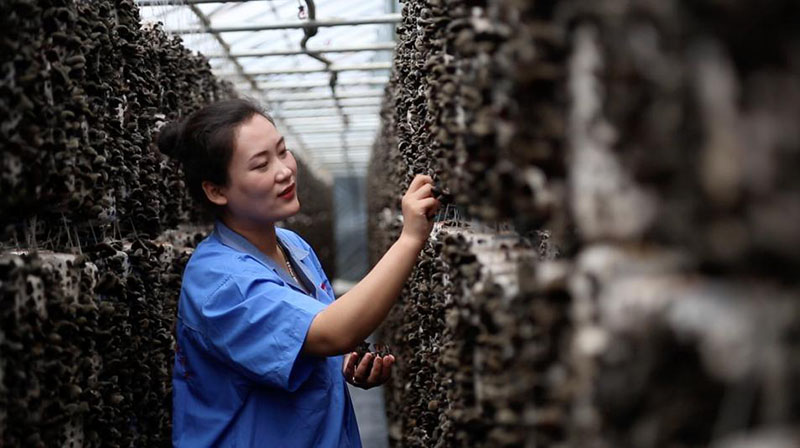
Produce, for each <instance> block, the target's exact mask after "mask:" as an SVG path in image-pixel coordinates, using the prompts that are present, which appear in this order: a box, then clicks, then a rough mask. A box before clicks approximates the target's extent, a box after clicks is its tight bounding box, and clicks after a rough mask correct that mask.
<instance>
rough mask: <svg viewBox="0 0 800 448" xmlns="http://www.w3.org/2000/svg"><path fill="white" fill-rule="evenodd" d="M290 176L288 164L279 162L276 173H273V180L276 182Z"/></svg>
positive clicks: (290, 170) (290, 171)
mask: <svg viewBox="0 0 800 448" xmlns="http://www.w3.org/2000/svg"><path fill="white" fill-rule="evenodd" d="M290 177H292V169H291V168H290V167H289V165H287V164H285V163H281V165H280V166H279V167H278V170H277V173H276V174H275V180H276V181H277V182H281V181H283V180H286V179H287V178H290Z"/></svg>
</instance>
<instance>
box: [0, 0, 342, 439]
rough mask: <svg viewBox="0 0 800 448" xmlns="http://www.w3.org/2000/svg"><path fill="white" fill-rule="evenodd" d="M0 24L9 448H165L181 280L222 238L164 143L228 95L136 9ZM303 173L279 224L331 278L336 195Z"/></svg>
mask: <svg viewBox="0 0 800 448" xmlns="http://www.w3.org/2000/svg"><path fill="white" fill-rule="evenodd" d="M0 24H2V27H3V33H4V34H3V38H2V39H0V53H2V54H3V60H2V63H0V210H2V212H0V320H1V321H2V325H0V446H30V447H45V446H48V447H49V446H71V447H82V446H83V447H92V446H111V447H122V446H171V410H172V406H171V381H172V380H171V371H172V365H173V362H174V357H175V348H174V334H173V331H174V330H173V327H174V321H175V316H176V304H177V300H178V297H179V293H180V282H181V275H182V273H183V268H184V266H185V264H186V262H187V261H188V259H189V256H190V255H191V252H192V250H193V248H194V247H196V246H197V244H198V243H199V242H200V241H201V240H202V239H203V238H205V236H206V235H207V233H208V231H209V227H210V226H209V223H208V221H207V219H206V218H207V217H206V216H204V215H202V214H201V212H199V211H198V208H196V207H194V204H192V203H191V199H190V198H189V195H188V194H187V191H186V188H185V186H184V183H183V182H184V181H183V178H184V176H183V174H182V172H181V168H180V166H179V164H178V163H177V162H175V161H173V160H169V159H167V158H165V157H164V156H163V155H161V154H160V153H159V152H158V151H157V149H156V147H155V144H154V142H153V140H154V137H155V135H156V133H157V132H158V130H159V128H160V126H161V125H162V124H163V123H164V122H167V121H169V120H173V119H176V118H178V117H181V116H184V115H186V114H188V113H190V112H192V111H194V110H196V109H198V108H200V107H202V106H203V105H205V104H207V103H209V102H211V101H215V100H218V99H223V98H228V97H230V96H233V95H234V92H233V90H232V87H231V85H230V84H228V83H227V82H223V81H220V80H218V79H216V78H215V77H214V76H213V75H212V73H211V70H210V66H209V64H208V61H207V60H206V59H205V57H203V56H201V55H198V54H193V53H191V52H190V51H189V50H188V49H186V48H185V47H184V46H183V45H182V43H181V40H180V38H178V37H171V36H169V35H168V34H167V33H166V32H165V31H164V30H163V29H162V28H161V26H160V25H144V26H143V25H142V24H141V23H140V19H139V12H138V9H137V8H136V6H135V4H134V2H133V1H132V0H121V1H110V0H98V1H91V2H81V1H78V2H76V1H71V0H52V1H33V0H10V1H4V2H2V3H0ZM298 164H299V166H300V168H299V169H300V170H301V176H302V182H300V191H299V195H300V196H301V200H302V201H303V208H302V213H301V214H298V215H297V216H295V217H293V218H292V220H290V221H289V222H287V223H285V225H286V226H287V227H290V228H293V229H295V230H298V231H299V232H300V233H301V234H302V235H304V236H307V237H308V238H309V240H313V244H314V247H315V248H316V249H317V250H318V252H319V255H320V258H321V260H322V263H323V264H324V266H325V268H326V269H328V270H330V269H332V267H333V250H332V249H331V246H332V241H333V238H332V213H331V206H332V204H331V193H330V191H331V188H330V187H329V185H328V183H326V182H325V181H324V180H322V179H321V178H320V177H319V176H317V175H316V173H315V172H314V171H312V170H309V169H308V168H307V166H306V164H305V163H303V162H302V161H298ZM315 238H316V239H315ZM329 275H330V276H331V277H332V272H329Z"/></svg>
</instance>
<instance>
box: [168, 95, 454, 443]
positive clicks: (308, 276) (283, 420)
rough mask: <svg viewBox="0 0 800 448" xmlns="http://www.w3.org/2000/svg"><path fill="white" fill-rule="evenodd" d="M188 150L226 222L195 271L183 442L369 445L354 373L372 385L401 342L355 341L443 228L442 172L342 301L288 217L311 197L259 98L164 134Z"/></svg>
mask: <svg viewBox="0 0 800 448" xmlns="http://www.w3.org/2000/svg"><path fill="white" fill-rule="evenodd" d="M158 147H159V149H160V151H161V152H162V153H164V154H167V155H169V156H171V157H174V158H176V159H178V160H180V161H181V162H182V164H183V169H184V173H185V176H186V186H187V188H188V189H189V192H190V193H191V195H192V196H193V198H194V199H195V200H197V201H199V202H200V203H202V204H204V205H205V206H207V207H209V208H210V209H211V210H212V211H213V213H214V214H215V216H216V218H217V220H216V222H215V226H214V230H213V232H212V233H211V234H210V235H209V236H208V237H207V238H206V239H205V240H203V242H201V243H200V244H199V245H198V246H197V249H196V250H195V251H194V253H193V255H192V257H191V259H190V260H189V263H188V264H187V266H186V269H185V271H184V274H183V283H182V286H181V295H180V299H179V304H178V319H177V324H176V338H177V349H176V355H175V367H174V373H173V411H174V415H173V436H172V437H173V444H174V445H175V446H181V447H183V446H185V447H203V446H214V447H220V446H225V447H228V446H237V447H256V446H258V447H292V448H294V447H312V446H313V447H349V446H352V447H358V446H361V443H360V438H359V433H358V427H357V425H356V420H355V415H354V414H353V407H352V403H351V402H350V397H349V395H348V392H347V387H346V385H345V381H347V382H350V383H351V384H353V385H355V386H358V387H362V388H365V389H366V388H370V387H374V386H377V385H380V384H382V383H384V382H385V381H386V380H387V379H388V378H389V376H390V374H391V368H392V364H393V363H394V361H395V359H394V357H393V356H392V355H388V356H386V357H383V358H381V357H375V359H374V362H373V363H372V368H371V370H369V371H368V365H369V363H370V361H371V360H372V355H371V354H367V355H366V356H364V358H363V359H362V361H361V362H360V363H359V365H358V366H356V365H354V360H355V356H348V357H347V361H345V360H343V357H342V355H343V354H348V353H352V350H353V349H354V348H355V347H356V346H357V345H358V344H359V343H360V342H362V341H363V340H364V339H365V338H366V337H367V336H368V335H369V334H370V333H372V332H373V331H374V330H375V328H377V326H378V325H379V324H380V323H381V321H382V320H383V319H384V318H385V317H386V315H387V314H388V312H389V309H390V308H391V306H392V304H393V303H394V301H395V300H396V298H397V296H398V295H399V293H400V290H401V288H402V285H403V283H404V282H405V280H406V279H407V278H408V276H409V274H410V272H411V269H412V267H413V265H414V263H415V261H416V258H417V256H418V255H419V252H420V251H421V249H422V247H423V245H424V243H425V241H426V239H427V238H428V235H429V233H430V231H431V228H432V222H431V220H430V219H428V217H429V216H432V215H433V213H435V211H436V210H437V209H438V207H439V203H438V202H437V201H436V199H434V198H433V196H432V180H431V179H430V177H428V176H416V177H415V178H414V180H413V181H412V182H411V185H410V186H409V188H408V191H407V192H406V194H405V196H404V197H403V201H402V211H403V230H402V233H401V235H400V237H399V238H398V240H397V241H396V242H395V243H394V245H393V246H392V247H391V248H390V249H389V250H388V251H387V252H386V254H385V255H384V256H383V258H382V259H381V260H380V262H378V264H377V265H376V266H375V267H374V268H373V269H372V271H371V272H370V273H369V274H368V275H367V276H366V277H365V278H364V279H363V280H362V281H361V282H359V283H358V284H357V285H356V286H354V287H353V288H352V289H351V290H350V291H349V292H348V293H347V294H344V295H343V296H341V297H340V298H339V299H338V300H335V301H334V295H333V292H332V291H331V287H330V282H329V281H328V279H327V277H326V276H325V273H324V272H323V271H322V268H321V266H320V263H319V260H318V259H317V256H316V255H315V254H314V251H313V249H312V248H311V247H310V246H309V245H308V244H307V243H306V242H305V241H304V240H303V239H302V238H300V237H299V236H298V235H297V234H295V233H293V232H291V231H289V230H285V229H280V228H276V227H275V222H276V221H280V220H283V219H286V218H288V217H290V216H292V215H294V214H295V213H297V212H298V211H299V210H300V202H299V200H298V198H297V194H296V190H297V182H300V181H301V180H299V179H297V164H296V162H295V159H294V157H293V156H292V153H291V152H290V151H289V150H288V149H287V148H286V143H285V141H284V139H283V137H282V136H281V135H280V133H279V132H278V130H277V129H276V128H275V126H274V123H273V122H272V120H271V119H270V117H269V116H268V115H267V114H266V113H264V112H262V111H261V110H260V109H259V108H258V107H257V106H255V105H253V104H252V103H249V102H248V101H245V100H241V99H235V100H226V101H221V102H217V103H214V104H211V105H209V106H207V107H205V108H203V109H201V110H199V111H197V112H194V113H192V114H191V115H189V116H188V117H186V118H185V119H184V120H183V121H182V122H180V123H171V124H169V125H167V126H166V127H165V128H164V129H162V131H161V132H160V135H159V137H158Z"/></svg>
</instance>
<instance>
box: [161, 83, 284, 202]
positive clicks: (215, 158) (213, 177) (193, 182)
mask: <svg viewBox="0 0 800 448" xmlns="http://www.w3.org/2000/svg"><path fill="white" fill-rule="evenodd" d="M256 114H258V115H262V116H263V117H264V118H266V119H267V120H269V121H270V122H271V123H273V124H275V122H274V121H273V120H272V117H270V116H269V114H267V112H266V111H264V110H263V109H262V108H261V107H259V106H258V105H257V104H256V103H255V102H253V101H250V100H246V99H241V98H236V99H229V100H222V101H217V102H215V103H211V104H209V105H207V106H205V107H203V108H202V109H199V110H197V111H195V112H192V113H191V114H189V115H188V116H187V117H185V118H184V119H182V120H176V121H172V122H170V123H167V124H166V125H164V127H163V128H161V131H160V132H159V133H158V140H157V144H158V150H159V152H161V153H162V154H164V155H166V156H168V157H170V158H172V159H175V160H178V161H179V162H180V163H181V165H183V174H184V177H185V179H186V188H188V190H189V194H190V195H191V196H192V198H193V199H194V200H195V201H197V203H198V204H201V205H202V206H203V207H204V208H205V209H206V210H207V211H210V212H211V213H212V214H214V215H218V214H219V213H220V208H219V207H218V206H217V205H216V204H214V203H213V202H211V201H210V200H209V199H208V197H206V194H205V192H204V191H203V181H209V182H211V183H213V184H216V185H220V186H226V185H228V182H229V180H230V179H228V165H229V164H230V161H231V158H232V157H233V149H234V142H235V137H236V132H237V130H238V128H239V126H241V125H242V124H244V123H245V122H246V121H248V120H249V119H250V118H252V117H253V116H254V115H256Z"/></svg>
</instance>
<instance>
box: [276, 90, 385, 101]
mask: <svg viewBox="0 0 800 448" xmlns="http://www.w3.org/2000/svg"><path fill="white" fill-rule="evenodd" d="M383 94H384V92H383V90H382V89H373V90H363V91H360V92H359V91H355V92H342V93H338V94H337V95H336V96H335V97H332V96H331V95H330V93H321V92H311V93H286V94H282V95H281V94H277V95H270V97H269V100H270V102H274V103H281V102H286V101H317V100H332V99H334V98H335V99H337V100H345V99H350V98H383Z"/></svg>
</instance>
